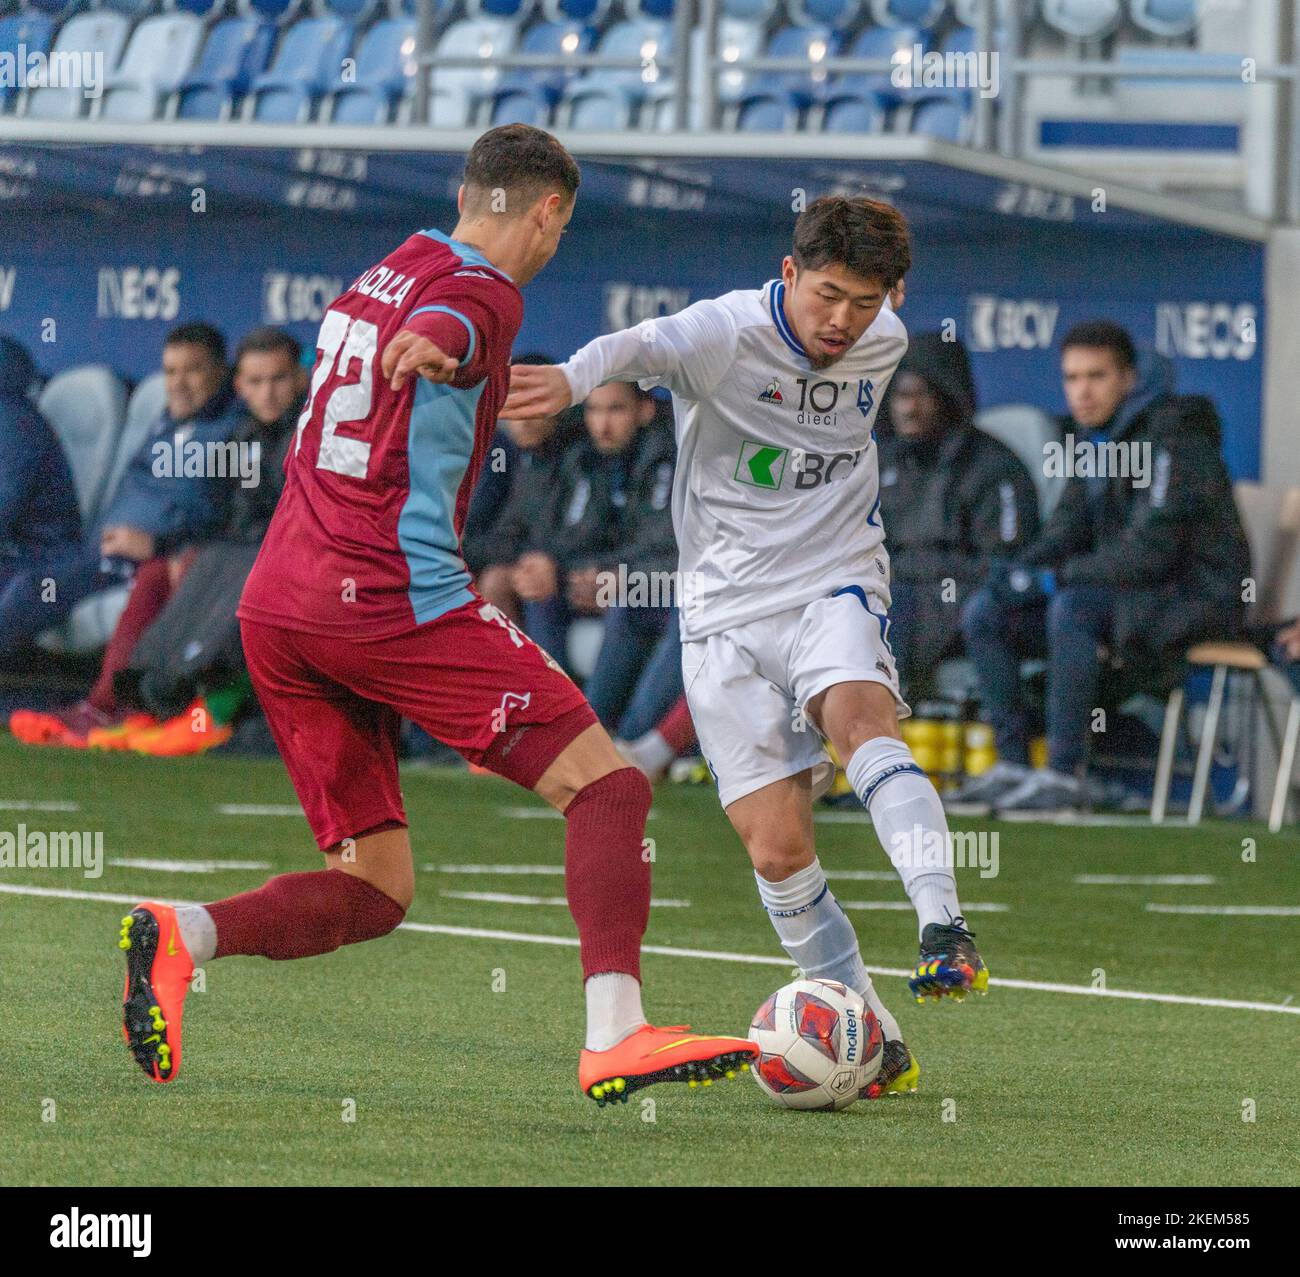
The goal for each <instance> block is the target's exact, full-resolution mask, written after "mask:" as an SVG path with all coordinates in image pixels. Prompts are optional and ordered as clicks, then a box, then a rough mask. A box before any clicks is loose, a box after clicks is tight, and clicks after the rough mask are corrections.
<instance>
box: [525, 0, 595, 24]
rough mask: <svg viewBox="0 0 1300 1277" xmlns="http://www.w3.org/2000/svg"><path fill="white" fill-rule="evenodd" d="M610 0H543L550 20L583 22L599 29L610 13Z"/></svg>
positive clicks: (545, 11)
mask: <svg viewBox="0 0 1300 1277" xmlns="http://www.w3.org/2000/svg"><path fill="white" fill-rule="evenodd" d="M609 5H610V0H542V13H543V14H545V15H546V19H547V21H548V22H582V23H585V24H586V25H587V26H591V27H596V28H597V29H599V28H600V27H603V26H604V25H605V18H606V17H607V16H608V15H609Z"/></svg>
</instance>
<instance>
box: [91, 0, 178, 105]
mask: <svg viewBox="0 0 1300 1277" xmlns="http://www.w3.org/2000/svg"><path fill="white" fill-rule="evenodd" d="M202 42H203V19H202V18H196V17H195V16H194V15H193V14H190V13H164V14H157V15H155V16H154V17H151V18H146V19H145V20H144V21H143V22H141V23H140V25H139V26H137V27H136V29H135V30H134V31H133V32H132V34H131V41H130V43H129V44H128V45H127V47H126V52H125V53H124V54H123V55H122V62H121V64H120V65H119V67H118V69H117V70H116V71H114V72H113V73H112V74H111V75H110V76H109V77H108V80H107V82H106V83H105V86H104V95H103V97H101V98H100V99H99V102H98V103H97V106H98V112H97V114H99V115H101V116H102V117H103V118H104V119H106V120H152V119H155V118H157V116H158V114H159V108H160V107H161V105H162V103H163V101H164V100H165V99H166V98H167V97H169V96H170V95H171V94H172V93H174V92H175V91H176V89H177V88H178V87H179V85H180V84H181V82H182V81H183V80H184V78H185V76H186V74H187V73H188V72H189V69H190V67H192V66H193V65H194V61H195V59H196V57H197V55H198V52H199V46H200V45H201V44H202Z"/></svg>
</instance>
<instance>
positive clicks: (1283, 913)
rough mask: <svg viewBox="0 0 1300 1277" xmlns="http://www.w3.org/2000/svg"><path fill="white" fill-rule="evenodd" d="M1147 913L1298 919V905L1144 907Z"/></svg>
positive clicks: (1299, 909)
mask: <svg viewBox="0 0 1300 1277" xmlns="http://www.w3.org/2000/svg"><path fill="white" fill-rule="evenodd" d="M1144 908H1145V909H1146V911H1147V913H1195V914H1213V915H1215V916H1216V917H1221V918H1300V905H1145V906H1144Z"/></svg>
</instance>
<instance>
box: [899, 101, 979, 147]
mask: <svg viewBox="0 0 1300 1277" xmlns="http://www.w3.org/2000/svg"><path fill="white" fill-rule="evenodd" d="M971 120H972V116H971V113H970V112H969V111H968V110H967V109H966V108H965V107H964V106H963V105H962V104H961V102H960V101H958V100H957V99H956V98H950V97H949V98H927V99H926V100H925V101H924V102H918V103H917V104H916V106H915V108H914V109H913V111H912V117H911V120H910V121H909V122H908V132H909V133H916V134H920V135H921V136H923V137H934V138H939V139H940V140H941V141H944V142H968V141H970V131H971Z"/></svg>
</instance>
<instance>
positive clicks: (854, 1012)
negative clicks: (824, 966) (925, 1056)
mask: <svg viewBox="0 0 1300 1277" xmlns="http://www.w3.org/2000/svg"><path fill="white" fill-rule="evenodd" d="M749 1037H750V1038H751V1039H752V1040H753V1041H754V1042H756V1043H757V1044H758V1048H759V1050H760V1052H761V1054H760V1056H759V1058H758V1062H757V1063H756V1064H755V1065H754V1066H753V1074H754V1081H755V1082H757V1083H758V1086H759V1090H761V1091H762V1092H763V1094H764V1095H766V1096H767V1098H768V1099H769V1100H771V1101H772V1102H773V1103H774V1104H779V1105H780V1106H781V1107H782V1108H790V1109H842V1108H847V1107H848V1106H849V1105H850V1104H852V1103H853V1101H854V1100H856V1099H857V1098H858V1093H859V1092H860V1091H861V1090H862V1088H863V1087H864V1086H868V1085H870V1084H871V1083H872V1082H874V1081H875V1079H876V1074H877V1073H879V1072H880V1059H881V1054H880V1053H881V1048H882V1046H883V1045H884V1035H883V1034H882V1033H881V1031H880V1022H879V1021H878V1020H877V1019H876V1017H875V1013H874V1012H873V1011H872V1010H871V1008H870V1007H868V1006H867V1004H866V1003H865V1002H864V1001H863V1000H862V998H861V997H860V996H859V995H858V994H856V993H854V992H853V990H852V989H849V988H846V987H845V986H844V985H842V984H840V983H839V982H838V981H836V980H795V981H794V982H793V983H792V984H787V985H786V986H785V987H784V988H783V989H778V990H777V991H776V992H775V993H774V994H772V996H771V997H770V998H768V1000H767V1001H766V1002H764V1003H763V1005H762V1006H761V1007H759V1008H758V1011H757V1012H755V1014H754V1022H753V1024H751V1025H750V1026H749Z"/></svg>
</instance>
